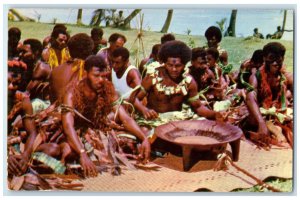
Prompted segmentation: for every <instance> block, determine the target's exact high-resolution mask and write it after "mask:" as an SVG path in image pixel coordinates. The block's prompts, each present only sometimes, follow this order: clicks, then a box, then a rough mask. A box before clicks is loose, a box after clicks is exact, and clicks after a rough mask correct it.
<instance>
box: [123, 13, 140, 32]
mask: <svg viewBox="0 0 300 200" xmlns="http://www.w3.org/2000/svg"><path fill="white" fill-rule="evenodd" d="M141 10H142V9H135V10H134V11H132V13H130V15H128V17H126V18H125V19H124V23H123V24H122V28H130V22H131V20H132V19H133V18H134V17H135V16H136V15H137V14H139V12H141Z"/></svg>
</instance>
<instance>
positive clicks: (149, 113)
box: [143, 108, 158, 119]
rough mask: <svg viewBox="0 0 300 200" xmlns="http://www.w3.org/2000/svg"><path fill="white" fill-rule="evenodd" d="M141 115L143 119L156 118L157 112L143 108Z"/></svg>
mask: <svg viewBox="0 0 300 200" xmlns="http://www.w3.org/2000/svg"><path fill="white" fill-rule="evenodd" d="M143 116H144V118H145V119H156V118H158V114H157V112H156V111H155V110H153V109H148V108H146V109H145V110H143Z"/></svg>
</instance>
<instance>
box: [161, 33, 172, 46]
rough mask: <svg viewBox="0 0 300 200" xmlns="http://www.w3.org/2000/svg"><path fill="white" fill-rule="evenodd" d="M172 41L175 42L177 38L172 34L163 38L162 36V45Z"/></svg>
mask: <svg viewBox="0 0 300 200" xmlns="http://www.w3.org/2000/svg"><path fill="white" fill-rule="evenodd" d="M172 40H175V36H174V35H173V34H172V33H167V34H164V35H163V36H161V38H160V43H161V44H164V43H166V42H168V41H172Z"/></svg>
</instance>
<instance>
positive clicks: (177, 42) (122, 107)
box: [4, 5, 296, 194]
mask: <svg viewBox="0 0 300 200" xmlns="http://www.w3.org/2000/svg"><path fill="white" fill-rule="evenodd" d="M295 12H296V11H295V8H294V7H291V6H281V7H275V6H273V7H271V8H267V7H266V6H257V7H255V6H252V7H249V8H247V7H245V6H234V7H233V6H232V7H230V5H227V6H224V7H222V6H207V5H206V6H201V5H197V6H195V7H190V8H179V7H178V6H174V7H172V6H171V7H169V8H165V7H160V8H156V7H155V6H153V8H151V7H149V6H148V7H143V6H141V7H140V8H138V7H131V8H128V7H124V8H120V6H118V7H113V6H112V7H110V8H109V7H107V6H105V7H101V6H98V5H95V6H92V5H87V6H80V7H79V6H77V7H75V6H70V7H67V6H64V7H59V6H57V7H54V6H52V7H45V6H44V7H43V6H42V5H41V6H39V7H37V6H32V7H30V6H28V5H27V6H21V5H17V6H8V9H7V15H5V16H6V17H7V19H6V20H7V27H4V31H5V32H6V31H7V41H4V42H5V43H7V47H8V48H7V52H6V54H5V55H7V60H6V62H7V68H6V72H7V76H5V79H7V89H5V90H7V93H5V94H6V95H7V97H6V98H7V102H6V103H7V104H6V105H7V113H6V115H7V129H6V130H7V132H6V133H4V134H6V150H7V152H6V154H7V163H6V165H5V167H6V169H5V172H7V173H6V174H5V175H4V177H5V178H6V180H7V184H6V185H7V190H9V191H11V192H16V191H71V192H73V191H84V192H187V193H191V192H242V193H245V192H282V193H285V194H289V193H291V192H292V191H293V190H294V182H293V180H294V178H295V177H293V174H294V173H293V164H294V158H293V150H294V118H293V117H294V114H293V113H294V109H293V108H294V107H293V105H294V101H293V99H294V84H293V77H294V75H293V73H294V67H295V66H294V65H295V64H294V42H295V38H294V31H295V27H294V20H295V19H294V17H295V15H296V13H295ZM5 59H6V58H5ZM5 162H6V158H5ZM225 183H226V184H225Z"/></svg>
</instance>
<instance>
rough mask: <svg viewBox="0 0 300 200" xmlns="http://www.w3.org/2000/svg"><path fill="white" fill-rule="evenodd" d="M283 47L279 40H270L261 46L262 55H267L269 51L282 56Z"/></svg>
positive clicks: (283, 53)
mask: <svg viewBox="0 0 300 200" xmlns="http://www.w3.org/2000/svg"><path fill="white" fill-rule="evenodd" d="M285 51H286V49H285V47H284V46H283V45H282V44H281V43H279V42H270V43H268V44H266V45H265V46H264V48H263V55H264V56H267V55H268V54H269V53H273V54H275V55H279V56H282V57H283V56H284V55H285Z"/></svg>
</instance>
